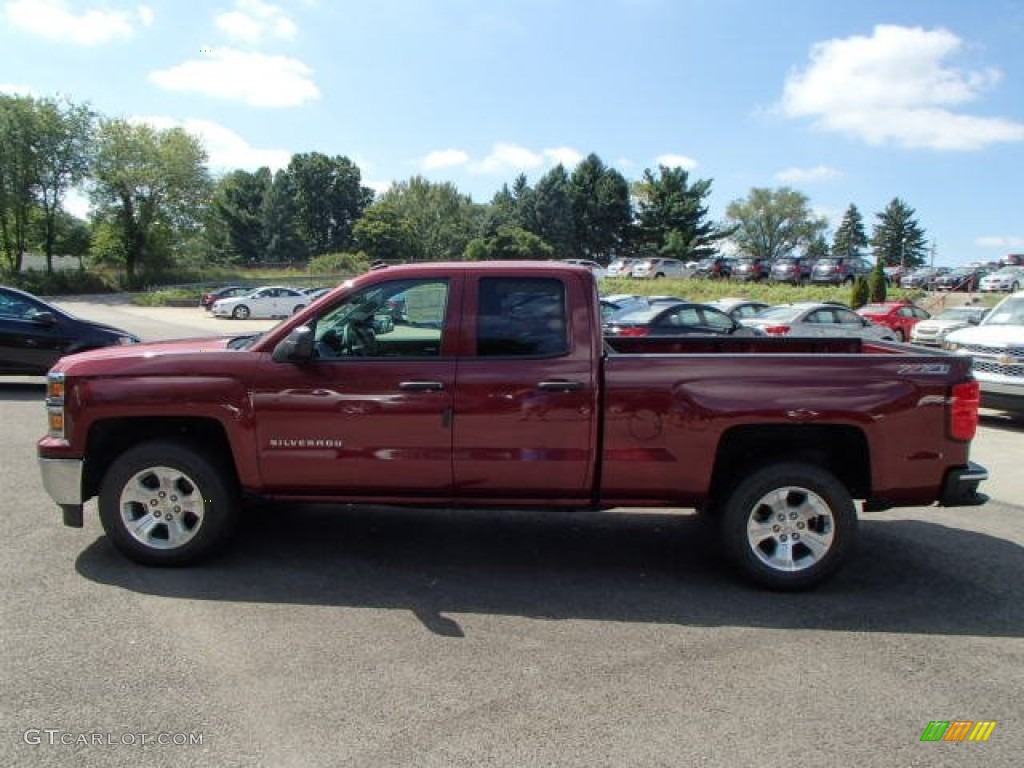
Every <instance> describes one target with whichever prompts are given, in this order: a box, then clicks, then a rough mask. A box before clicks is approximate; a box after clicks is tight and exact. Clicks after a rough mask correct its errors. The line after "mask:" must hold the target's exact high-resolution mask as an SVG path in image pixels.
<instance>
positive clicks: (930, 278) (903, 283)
mask: <svg viewBox="0 0 1024 768" xmlns="http://www.w3.org/2000/svg"><path fill="white" fill-rule="evenodd" d="M940 274H943V273H942V272H941V271H940V268H939V267H918V268H917V269H915V270H913V271H911V272H908V273H907V274H905V275H904V276H903V277H901V278H900V288H924V289H925V290H931V287H932V284H933V283H934V282H935V279H936V278H937V277H938V276H939V275H940Z"/></svg>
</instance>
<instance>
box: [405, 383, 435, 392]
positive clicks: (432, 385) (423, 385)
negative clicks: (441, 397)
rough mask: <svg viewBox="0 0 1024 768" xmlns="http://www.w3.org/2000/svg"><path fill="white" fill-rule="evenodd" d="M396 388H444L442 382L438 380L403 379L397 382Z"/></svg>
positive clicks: (410, 389) (418, 389)
mask: <svg viewBox="0 0 1024 768" xmlns="http://www.w3.org/2000/svg"><path fill="white" fill-rule="evenodd" d="M398 388H399V389H403V390H405V391H406V392H440V391H441V390H443V389H444V383H443V382H440V381H403V382H400V383H399V385H398Z"/></svg>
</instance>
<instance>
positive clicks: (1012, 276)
mask: <svg viewBox="0 0 1024 768" xmlns="http://www.w3.org/2000/svg"><path fill="white" fill-rule="evenodd" d="M1021 288H1024V267H1003V268H1002V269H1000V270H998V271H996V272H993V273H992V274H990V275H985V276H984V277H983V278H981V282H979V283H978V290H979V291H982V292H985V293H989V292H992V291H1009V292H1010V293H1016V292H1017V291H1019V290H1020V289H1021Z"/></svg>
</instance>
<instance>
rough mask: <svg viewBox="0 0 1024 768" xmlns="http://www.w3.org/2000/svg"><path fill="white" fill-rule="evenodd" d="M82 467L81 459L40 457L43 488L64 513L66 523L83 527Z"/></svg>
mask: <svg viewBox="0 0 1024 768" xmlns="http://www.w3.org/2000/svg"><path fill="white" fill-rule="evenodd" d="M82 467H83V462H82V460H81V459H44V458H40V459H39V471H40V473H41V474H42V477H43V488H45V489H46V492H47V493H48V494H49V495H50V498H51V499H53V500H54V501H55V502H56V503H57V505H58V506H59V507H60V508H61V511H62V512H63V513H64V525H67V526H70V527H72V528H81V527H82V506H83V504H84V503H85V499H83V498H82Z"/></svg>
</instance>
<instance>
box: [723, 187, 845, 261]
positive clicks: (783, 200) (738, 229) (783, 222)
mask: <svg viewBox="0 0 1024 768" xmlns="http://www.w3.org/2000/svg"><path fill="white" fill-rule="evenodd" d="M726 220H727V221H728V222H729V224H730V225H731V226H732V227H733V232H732V239H733V241H734V242H735V243H736V246H737V248H738V250H739V251H740V252H741V253H745V254H747V255H750V256H757V257H760V258H765V259H775V258H778V257H779V256H785V255H788V254H790V253H793V252H794V251H795V250H798V249H801V248H804V249H806V248H807V246H808V245H809V244H811V243H812V242H814V241H815V239H816V238H817V237H818V236H819V235H821V234H822V233H823V232H824V231H825V229H826V228H827V227H828V222H827V221H826V220H825V219H824V217H821V216H815V215H814V214H813V213H812V212H811V209H810V203H809V201H808V199H807V196H806V195H804V194H803V193H801V192H797V191H796V190H794V189H790V188H789V187H779V188H777V189H764V188H754V189H752V190H751V191H750V195H749V196H748V197H747V198H746V199H745V200H734V201H733V202H731V203H730V204H729V207H728V208H727V209H726Z"/></svg>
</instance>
